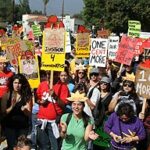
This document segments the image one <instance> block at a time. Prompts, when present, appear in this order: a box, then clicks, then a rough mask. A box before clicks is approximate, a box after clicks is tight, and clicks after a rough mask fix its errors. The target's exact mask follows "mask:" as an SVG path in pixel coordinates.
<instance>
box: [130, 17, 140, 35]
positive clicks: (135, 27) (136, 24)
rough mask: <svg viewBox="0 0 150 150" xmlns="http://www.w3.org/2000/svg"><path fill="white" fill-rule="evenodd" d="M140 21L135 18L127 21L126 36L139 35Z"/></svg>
mask: <svg viewBox="0 0 150 150" xmlns="http://www.w3.org/2000/svg"><path fill="white" fill-rule="evenodd" d="M140 32H141V23H140V21H136V20H129V21H128V36H130V37H140Z"/></svg>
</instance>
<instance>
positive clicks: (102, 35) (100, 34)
mask: <svg viewBox="0 0 150 150" xmlns="http://www.w3.org/2000/svg"><path fill="white" fill-rule="evenodd" d="M110 33H111V32H110V30H98V31H97V37H100V38H108V36H110Z"/></svg>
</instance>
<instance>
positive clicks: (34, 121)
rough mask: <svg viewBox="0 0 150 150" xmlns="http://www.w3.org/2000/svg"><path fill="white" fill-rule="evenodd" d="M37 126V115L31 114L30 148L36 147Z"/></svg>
mask: <svg viewBox="0 0 150 150" xmlns="http://www.w3.org/2000/svg"><path fill="white" fill-rule="evenodd" d="M36 125H37V114H32V131H31V141H32V146H33V147H36V144H37V143H36V140H37V139H36V129H35V127H36Z"/></svg>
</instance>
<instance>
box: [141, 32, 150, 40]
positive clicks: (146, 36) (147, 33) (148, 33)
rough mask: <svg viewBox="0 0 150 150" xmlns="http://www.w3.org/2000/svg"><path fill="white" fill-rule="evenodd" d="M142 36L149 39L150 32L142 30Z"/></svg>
mask: <svg viewBox="0 0 150 150" xmlns="http://www.w3.org/2000/svg"><path fill="white" fill-rule="evenodd" d="M140 38H142V39H149V38H150V32H140Z"/></svg>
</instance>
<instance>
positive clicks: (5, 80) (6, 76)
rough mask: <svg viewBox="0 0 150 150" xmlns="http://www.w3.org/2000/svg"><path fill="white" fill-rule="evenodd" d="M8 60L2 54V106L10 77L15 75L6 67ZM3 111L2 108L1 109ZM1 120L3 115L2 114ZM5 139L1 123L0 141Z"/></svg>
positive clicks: (0, 57)
mask: <svg viewBox="0 0 150 150" xmlns="http://www.w3.org/2000/svg"><path fill="white" fill-rule="evenodd" d="M7 62H8V59H6V57H5V56H0V106H1V99H2V97H3V96H4V94H6V92H7V91H8V87H7V83H8V79H9V78H10V77H11V76H13V73H12V72H11V71H7V69H6V63H7ZM0 112H1V110H0ZM0 120H1V116H0ZM3 140H5V137H4V136H3V133H1V124H0V143H1V142H3Z"/></svg>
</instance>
